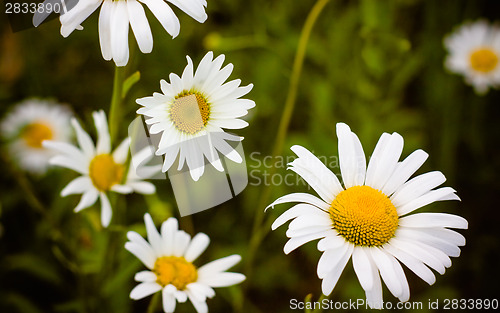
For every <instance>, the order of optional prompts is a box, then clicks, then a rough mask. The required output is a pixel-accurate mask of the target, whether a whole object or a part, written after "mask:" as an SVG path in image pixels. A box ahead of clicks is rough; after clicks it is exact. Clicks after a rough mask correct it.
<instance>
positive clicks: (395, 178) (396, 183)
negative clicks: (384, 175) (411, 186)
mask: <svg viewBox="0 0 500 313" xmlns="http://www.w3.org/2000/svg"><path fill="white" fill-rule="evenodd" d="M428 157H429V155H428V154H427V153H426V152H425V151H423V150H416V151H414V152H413V153H412V154H410V155H409V156H407V157H406V159H404V160H403V161H402V162H400V163H398V165H397V166H396V169H395V170H394V173H393V174H392V175H391V177H389V179H388V180H387V182H386V183H385V185H384V187H383V188H382V192H383V193H384V194H385V195H388V196H389V195H391V194H392V193H393V192H394V191H396V189H398V188H399V187H401V185H403V184H404V183H405V182H406V181H407V180H408V179H409V178H410V177H411V175H413V174H414V173H415V172H416V171H417V170H418V169H419V168H420V167H421V166H422V164H424V162H425V160H427V158H428Z"/></svg>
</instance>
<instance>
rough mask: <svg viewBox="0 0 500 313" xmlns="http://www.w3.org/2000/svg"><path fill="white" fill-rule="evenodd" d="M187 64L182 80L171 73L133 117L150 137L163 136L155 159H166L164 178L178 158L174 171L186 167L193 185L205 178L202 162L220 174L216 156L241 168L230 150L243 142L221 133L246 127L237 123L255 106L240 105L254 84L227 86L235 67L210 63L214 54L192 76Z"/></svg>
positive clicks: (238, 158) (236, 82) (234, 82)
mask: <svg viewBox="0 0 500 313" xmlns="http://www.w3.org/2000/svg"><path fill="white" fill-rule="evenodd" d="M187 62H188V65H187V66H186V68H185V69H184V72H183V73H182V77H179V76H177V75H176V74H173V73H172V74H170V83H167V82H166V81H165V80H162V81H161V82H160V84H161V91H162V93H154V94H153V96H151V97H145V98H141V99H137V101H136V102H137V103H138V104H140V105H142V106H143V107H142V108H140V109H139V110H137V113H139V114H142V115H144V116H145V117H146V124H148V125H150V127H149V132H150V133H151V134H161V138H160V140H159V145H158V149H157V151H156V154H157V155H165V160H164V163H163V169H162V171H163V172H166V171H167V170H168V169H169V168H170V167H171V166H172V164H174V161H176V160H177V157H179V159H178V162H179V166H178V169H179V170H180V169H181V168H182V167H183V165H184V162H186V163H187V166H188V168H189V171H190V174H191V177H192V178H193V179H194V180H195V181H197V180H198V179H199V178H200V177H201V176H202V175H203V172H204V169H205V159H206V160H208V162H209V163H211V164H212V165H213V166H214V168H216V169H217V170H219V171H221V172H222V171H223V170H224V168H223V166H222V163H221V161H220V158H219V153H221V154H222V155H224V156H225V157H227V158H228V159H230V160H232V161H234V162H237V163H241V162H242V158H241V156H240V155H239V154H238V152H237V151H236V150H235V149H234V148H233V146H231V145H230V144H228V141H232V142H239V141H241V139H242V138H240V137H238V136H234V135H230V134H228V133H226V132H224V130H223V128H226V129H240V128H244V127H246V126H248V123H247V122H246V121H244V120H242V119H239V118H240V117H243V116H245V115H246V114H247V113H248V111H247V110H249V109H251V108H253V107H254V106H255V102H253V101H252V100H248V99H239V98H240V97H242V96H244V95H246V94H247V93H248V92H250V90H252V87H253V85H252V84H249V85H247V86H244V87H240V83H241V80H240V79H235V80H232V81H230V82H227V83H225V81H226V80H227V78H228V77H229V75H231V72H232V71H233V65H232V64H228V65H226V66H225V67H224V68H222V69H221V67H222V64H223V63H224V55H220V56H218V57H217V58H215V59H213V53H212V52H208V53H207V54H206V55H205V57H203V59H202V60H201V62H200V65H199V66H198V68H197V69H196V72H194V73H193V62H192V61H191V58H190V57H189V56H188V57H187Z"/></svg>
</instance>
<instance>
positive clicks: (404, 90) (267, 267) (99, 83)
mask: <svg viewBox="0 0 500 313" xmlns="http://www.w3.org/2000/svg"><path fill="white" fill-rule="evenodd" d="M314 2H315V1H314V0H280V1H279V0H252V1H234V0H208V10H207V12H208V16H209V19H208V20H207V22H206V23H204V24H199V23H197V22H195V21H194V20H192V19H191V18H190V17H189V16H187V15H186V14H184V13H183V12H181V11H180V10H177V9H174V10H175V12H176V13H177V15H178V16H179V19H180V21H181V32H180V35H179V36H178V38H175V39H174V40H172V39H171V38H170V37H169V36H168V34H166V33H165V31H164V30H163V29H162V28H161V25H160V24H159V23H158V21H156V20H155V18H154V16H153V15H152V14H151V12H147V14H148V18H149V20H150V23H151V26H152V29H153V37H154V49H153V52H152V53H151V54H148V55H143V54H141V53H139V51H138V49H137V46H136V43H135V39H134V38H133V37H132V36H131V38H130V46H131V50H132V58H131V61H130V62H129V65H128V66H127V70H128V71H129V75H130V74H133V73H134V72H135V71H140V80H139V81H138V82H137V83H136V84H135V85H133V86H132V87H131V89H130V92H129V93H128V96H127V98H126V107H125V108H124V116H125V118H124V120H123V127H121V128H120V135H121V136H125V135H126V130H127V129H126V128H127V125H128V123H129V121H131V120H132V118H133V117H134V116H135V110H136V109H137V108H138V105H137V104H135V99H136V98H139V97H143V96H147V95H150V94H152V92H154V91H159V87H160V86H159V81H160V79H162V78H163V79H168V74H169V73H171V72H174V73H178V74H181V72H182V70H183V68H184V67H185V65H186V59H185V56H186V55H190V56H191V57H192V58H193V60H194V62H195V64H197V63H198V62H199V60H200V59H201V58H202V56H203V55H204V54H205V53H206V51H207V50H213V51H214V52H215V54H216V55H217V54H221V53H224V54H225V55H226V63H228V62H231V63H233V64H234V65H235V68H234V72H233V74H232V76H231V78H233V79H236V78H241V80H242V84H243V85H246V84H249V83H253V84H254V85H255V87H254V89H253V91H252V92H251V93H250V94H249V95H248V97H249V98H251V99H253V100H255V102H256V104H257V106H256V108H254V109H253V110H252V111H251V112H250V114H249V116H248V120H249V122H250V126H249V127H247V128H246V129H244V130H241V131H239V132H238V134H239V135H242V136H244V137H245V140H244V148H245V152H246V157H247V165H248V169H249V172H251V171H252V170H253V171H254V172H253V173H254V174H253V175H255V176H253V177H252V175H251V176H250V185H249V186H248V187H247V189H246V190H245V191H244V192H243V193H242V194H241V195H239V196H238V197H236V198H235V199H233V200H231V201H229V202H227V203H224V204H223V205H220V206H219V207H217V208H213V209H210V210H207V211H204V212H201V213H198V214H196V215H194V216H191V217H185V218H181V219H180V223H181V227H182V228H184V229H185V230H186V231H188V232H190V233H192V234H193V233H194V232H200V231H201V232H205V233H207V234H208V235H209V236H210V237H211V242H212V243H211V245H210V247H209V249H208V250H207V251H206V252H205V253H204V255H202V257H201V259H200V263H199V264H203V263H204V262H207V261H210V260H213V259H215V258H219V257H223V256H226V255H229V254H233V253H239V254H241V255H242V256H243V264H240V265H238V266H236V267H235V269H234V270H235V271H243V269H244V262H245V258H246V253H247V247H248V242H249V240H250V237H251V235H252V233H251V231H252V224H253V220H254V216H255V214H256V211H257V210H263V209H264V208H262V207H257V206H258V204H257V200H256V199H258V198H259V195H260V194H261V193H262V190H263V188H270V187H269V186H263V185H262V184H260V185H259V184H257V183H256V180H257V179H260V180H261V181H263V179H264V177H265V174H266V172H269V168H267V167H266V166H265V164H269V163H271V165H273V166H275V167H278V168H277V172H276V174H275V175H276V176H274V177H268V182H269V181H271V182H272V181H273V180H272V179H273V178H274V179H275V180H274V181H281V180H280V179H282V177H283V176H284V175H286V174H289V173H288V172H286V162H283V161H282V160H281V159H271V160H270V159H269V158H268V159H267V160H268V161H267V163H265V164H264V163H263V162H262V161H263V160H264V158H265V157H266V156H268V155H269V154H270V153H271V150H272V146H273V143H274V140H275V133H276V130H277V126H278V123H279V119H280V116H281V113H282V110H283V104H284V102H285V98H286V95H287V92H288V84H289V79H290V74H291V69H292V63H293V58H294V55H295V52H296V49H297V43H298V39H299V35H300V32H301V28H302V26H303V23H304V21H305V19H306V16H307V14H308V12H309V11H310V9H311V8H312V6H313V5H314ZM499 9H500V5H499V3H498V2H497V1H494V0H478V1H465V0H464V1H453V0H445V1H433V0H393V1H384V0H356V1H346V0H344V1H340V0H332V1H330V3H329V4H328V5H327V6H326V8H325V10H324V11H323V12H322V13H321V15H320V17H319V20H318V21H317V23H316V25H315V26H314V30H313V32H312V34H311V38H310V41H309V44H308V48H307V54H306V58H305V63H304V68H303V72H302V76H301V79H300V84H299V88H298V98H297V102H296V105H295V111H294V114H293V117H292V120H291V124H290V128H289V133H288V136H287V138H286V141H285V151H283V156H284V157H285V158H286V157H288V161H290V160H292V159H293V158H292V157H291V156H292V153H291V151H289V149H288V148H289V147H290V146H292V145H294V144H300V145H303V146H305V147H307V148H308V149H310V150H311V151H313V152H314V153H315V154H316V155H318V156H324V157H327V158H329V157H331V156H336V155H337V140H336V135H335V124H336V123H337V122H340V121H343V122H346V123H347V124H349V125H350V126H351V128H352V129H353V131H354V132H356V133H357V134H358V136H359V138H360V140H361V142H362V143H363V146H364V150H365V152H366V153H367V154H370V153H371V151H372V150H373V148H374V146H375V144H376V141H377V140H378V138H379V136H380V134H381V133H382V132H394V131H396V132H398V133H400V134H402V135H403V137H404V139H405V148H404V152H403V157H404V156H406V155H408V154H409V153H411V152H412V151H413V150H415V149H417V148H422V149H424V150H426V151H427V152H429V154H430V158H429V160H428V161H427V162H426V164H425V165H424V166H423V168H422V169H421V170H420V171H421V172H423V171H429V170H440V171H442V172H443V173H444V174H445V175H446V177H447V178H448V181H447V183H446V184H447V185H449V186H452V187H453V188H455V189H456V190H457V191H458V192H457V193H458V195H459V196H460V197H461V198H462V202H461V203H438V204H435V205H432V206H429V207H428V208H425V209H426V210H430V211H445V212H450V213H456V214H459V215H461V216H464V217H465V218H467V220H468V221H469V230H467V231H465V232H463V233H464V235H465V236H466V238H467V245H466V246H465V247H464V248H463V251H462V256H461V257H460V258H458V259H454V260H453V261H454V264H453V266H452V267H451V268H450V269H449V270H448V271H447V273H446V274H445V275H444V276H440V277H438V278H437V282H436V283H435V285H434V286H432V287H429V286H427V285H426V284H425V283H424V282H423V281H421V280H420V279H419V278H418V277H416V276H415V275H414V274H413V273H411V272H410V271H406V273H407V277H408V279H409V281H410V288H411V298H410V301H422V302H424V303H427V302H428V300H429V299H431V300H434V299H438V298H439V299H445V298H481V299H485V298H490V299H491V298H495V297H496V298H498V296H499V291H500V290H499V287H498V283H497V282H498V281H499V280H500V274H499V273H500V271H499V269H498V264H497V263H498V259H499V257H500V256H499V252H498V251H500V241H499V233H498V226H497V222H498V218H499V216H500V215H499V213H498V192H499V190H500V183H499V182H498V173H500V158H499V157H498V155H500V148H499V145H498V142H500V126H499V123H498V119H499V116H500V106H499V102H500V91H495V90H493V91H490V92H489V94H488V95H486V96H484V97H479V96H477V95H476V94H474V92H473V89H472V88H470V87H469V86H466V85H465V84H464V83H463V80H462V77H459V76H456V75H452V74H450V73H447V72H446V70H445V69H444V68H443V60H444V57H445V51H444V50H443V46H442V39H443V37H444V36H445V35H446V34H447V33H449V32H451V31H452V30H453V29H454V27H456V26H457V25H459V24H461V23H463V22H464V21H466V20H476V19H478V18H487V19H489V20H490V21H494V20H495V18H498V14H497V12H499ZM146 11H147V10H146ZM97 20H98V14H97V13H94V14H93V15H92V16H91V17H90V18H89V19H88V20H87V21H85V22H84V23H83V26H84V27H85V29H84V30H83V31H75V32H74V33H73V34H72V35H71V36H69V37H68V38H63V37H62V36H60V34H59V27H60V24H59V22H58V21H57V20H52V21H50V22H48V23H46V24H43V25H41V26H40V27H39V28H37V29H29V30H25V31H22V32H16V33H12V31H11V29H10V27H9V25H8V23H7V19H6V18H5V14H3V13H0V26H1V28H0V30H1V32H0V45H1V46H0V47H1V48H0V115H2V116H3V115H4V114H5V113H6V112H7V111H9V110H10V108H11V107H12V106H13V104H15V103H16V102H18V101H20V100H22V99H25V98H27V97H34V96H36V97H50V98H56V99H58V100H59V101H61V102H64V103H68V104H69V105H70V106H71V108H72V109H73V110H74V112H75V115H76V116H77V117H78V118H79V119H80V120H82V121H83V123H84V124H85V125H86V129H87V131H90V132H91V133H92V132H94V129H93V124H92V122H91V112H92V111H94V110H98V109H104V110H105V111H106V112H109V102H110V99H111V92H112V82H113V70H114V64H113V63H112V62H106V61H104V60H103V59H102V57H101V53H100V48H99V41H98V36H97ZM135 78H139V77H137V76H136V77H135ZM93 135H95V133H93ZM252 152H258V153H257V154H252ZM251 154H252V155H253V156H252V157H250V155H251ZM1 156H2V162H1V165H0V166H1V171H2V173H3V174H2V175H1V184H2V185H1V188H0V196H1V202H0V312H23V313H37V312H121V313H127V312H145V311H146V308H147V306H148V304H149V301H150V298H147V299H143V300H140V301H132V300H130V299H129V297H128V295H129V293H130V290H131V289H132V288H133V286H134V285H135V282H134V281H133V276H134V273H135V272H137V271H139V270H141V269H143V268H144V267H143V265H142V264H140V262H139V261H138V260H137V259H135V257H133V256H132V255H131V254H130V253H128V252H127V251H126V250H125V249H123V244H124V243H125V241H126V238H125V233H126V231H128V230H136V231H139V232H140V233H143V234H144V233H145V230H144V226H143V221H142V216H143V214H144V213H145V212H150V213H151V214H152V215H153V217H154V220H155V221H156V222H157V223H158V224H159V223H160V222H161V221H163V220H165V219H166V218H167V217H169V216H172V215H174V216H175V214H178V212H177V209H176V207H175V199H174V198H173V193H172V190H171V187H170V185H169V183H168V182H167V181H164V182H161V181H160V182H156V184H157V190H158V194H157V195H154V196H148V197H146V198H144V197H142V196H139V195H130V196H126V199H125V198H119V199H116V201H118V202H117V205H115V206H114V208H113V209H114V219H113V222H112V224H111V226H110V227H109V228H108V229H102V228H101V226H100V222H99V210H98V208H96V207H93V208H89V209H87V210H85V211H84V212H82V213H80V214H74V213H73V211H72V209H73V208H74V206H75V205H76V203H77V201H78V197H77V196H69V197H66V198H61V197H59V192H60V190H61V189H62V187H63V186H64V185H65V184H66V183H68V182H69V181H70V180H71V179H72V178H74V177H75V174H74V173H71V172H69V171H66V170H63V169H55V170H53V171H51V172H50V173H49V174H48V175H46V176H45V177H33V176H27V175H26V174H24V173H22V172H21V171H20V170H18V169H16V168H15V166H13V165H12V162H11V160H9V156H8V155H7V152H6V150H5V149H4V150H2V151H1ZM329 160H330V159H329ZM332 170H334V171H335V172H336V173H339V168H338V167H335V168H332ZM294 177H295V175H292V176H289V178H288V180H289V181H290V182H293V184H285V183H283V184H280V185H277V186H273V187H272V188H273V189H272V196H271V198H270V199H269V202H270V201H272V200H274V199H275V198H277V197H279V196H281V195H283V194H285V193H290V192H292V191H302V192H306V191H307V187H306V186H305V184H303V183H300V181H298V182H297V183H296V180H295V179H294ZM286 208H287V207H286V205H280V206H278V207H276V208H275V209H274V211H273V210H271V211H270V212H268V213H266V218H270V219H274V218H275V217H276V216H278V214H280V213H282V212H283V211H284V210H285V209H286ZM120 225H129V226H127V227H124V226H120ZM284 233H285V228H284V227H282V228H280V229H278V230H277V231H276V232H273V233H268V234H267V236H266V237H265V240H264V241H263V242H262V244H261V245H260V247H259V249H258V251H257V255H256V258H255V261H254V270H253V272H252V275H251V276H249V277H248V280H247V282H245V283H244V284H243V286H242V287H243V288H241V287H231V288H226V289H219V290H216V291H217V296H216V297H215V298H214V299H212V300H209V308H210V311H211V312H227V311H228V310H229V309H228V308H232V309H231V310H234V311H239V312H288V311H289V301H290V299H291V298H296V299H299V300H301V299H304V298H305V297H306V296H307V295H308V294H310V293H312V294H313V297H312V299H313V300H314V299H317V298H318V297H319V296H320V293H321V292H320V285H321V283H320V280H319V279H318V278H317V276H316V264H317V261H318V259H319V256H320V253H319V252H318V251H317V250H316V247H315V244H313V243H309V244H306V245H305V246H304V247H302V248H299V249H297V250H296V251H294V252H292V253H291V254H290V255H288V256H285V255H284V254H283V252H282V249H283V245H284V243H285V240H286V237H285V234H284ZM111 243H113V244H111ZM384 296H385V300H387V301H392V302H395V299H394V298H392V295H390V293H389V292H388V290H386V289H384ZM357 298H364V293H363V290H362V289H361V287H360V285H359V283H358V281H357V279H356V277H355V275H354V272H353V270H352V265H348V267H347V268H346V269H345V271H344V273H343V275H342V277H341V279H340V281H339V283H338V285H337V287H336V289H335V290H334V292H333V294H332V296H331V299H333V300H335V301H346V300H348V299H357ZM424 307H425V306H424ZM192 311H193V308H192V307H191V305H190V304H184V305H178V312H192Z"/></svg>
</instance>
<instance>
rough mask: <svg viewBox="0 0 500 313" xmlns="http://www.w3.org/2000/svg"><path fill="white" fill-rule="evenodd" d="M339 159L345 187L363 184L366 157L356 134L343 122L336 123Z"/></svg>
mask: <svg viewBox="0 0 500 313" xmlns="http://www.w3.org/2000/svg"><path fill="white" fill-rule="evenodd" d="M337 137H338V140H339V159H340V171H341V173H342V180H343V181H344V186H345V187H346V188H349V187H352V186H357V185H363V183H364V181H365V174H366V158H365V154H364V152H363V147H362V146H361V142H360V141H359V139H358V137H357V136H356V134H354V133H353V132H352V131H351V129H350V128H349V126H347V125H346V124H344V123H338V124H337ZM332 200H333V199H332Z"/></svg>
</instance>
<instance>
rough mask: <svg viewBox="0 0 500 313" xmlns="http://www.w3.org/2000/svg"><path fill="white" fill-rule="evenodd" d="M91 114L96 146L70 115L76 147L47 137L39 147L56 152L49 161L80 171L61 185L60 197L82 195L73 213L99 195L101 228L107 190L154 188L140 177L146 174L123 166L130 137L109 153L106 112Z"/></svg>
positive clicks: (108, 207) (123, 191)
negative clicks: (65, 184) (95, 131)
mask: <svg viewBox="0 0 500 313" xmlns="http://www.w3.org/2000/svg"><path fill="white" fill-rule="evenodd" d="M92 115H93V118H94V123H95V127H96V129H97V135H98V139H97V145H96V146H95V145H94V142H93V141H92V138H91V137H90V136H89V134H87V133H86V132H85V131H84V130H83V129H82V127H81V126H80V124H79V123H78V121H77V120H76V119H74V118H73V119H72V120H71V124H72V125H73V128H74V129H75V132H76V137H77V140H78V145H79V146H80V147H75V146H73V145H71V144H68V143H64V142H57V141H47V140H45V141H44V142H43V146H44V147H46V148H48V149H52V150H54V151H56V152H57V153H58V154H57V155H56V156H54V157H53V158H51V159H50V161H49V162H50V164H53V165H58V166H62V167H65V168H69V169H71V170H74V171H76V172H78V173H80V174H81V176H79V177H77V178H75V179H74V180H73V181H71V182H70V183H69V184H68V185H67V186H66V187H64V189H63V190H62V191H61V196H63V197H65V196H68V195H71V194H82V198H81V200H80V202H79V203H78V204H77V206H76V207H75V212H79V211H81V210H83V209H85V208H88V207H89V206H91V205H93V204H94V203H95V202H96V201H97V199H99V198H100V202H101V222H102V225H103V226H104V227H107V226H108V225H109V223H110V221H111V216H112V210H111V204H110V202H109V198H108V196H107V193H108V192H111V191H113V192H117V193H121V194H128V193H132V192H137V193H142V194H152V193H154V192H155V191H156V189H155V186H154V185H153V184H151V183H150V182H145V181H142V180H141V179H142V178H148V177H142V178H139V177H138V176H137V174H136V173H135V171H134V168H133V167H128V166H127V156H128V151H129V146H130V139H129V138H126V139H125V140H123V141H122V142H121V143H120V145H119V146H118V147H117V148H116V149H115V150H114V151H113V152H111V140H110V136H109V130H108V122H107V120H106V114H105V113H104V111H99V112H94V113H93V114H92ZM160 167H161V166H157V167H156V168H155V167H153V166H151V167H150V168H148V170H147V171H146V173H149V174H150V175H151V176H154V175H155V174H156V173H157V172H159V171H160ZM127 169H128V172H127ZM142 176H144V175H142Z"/></svg>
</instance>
